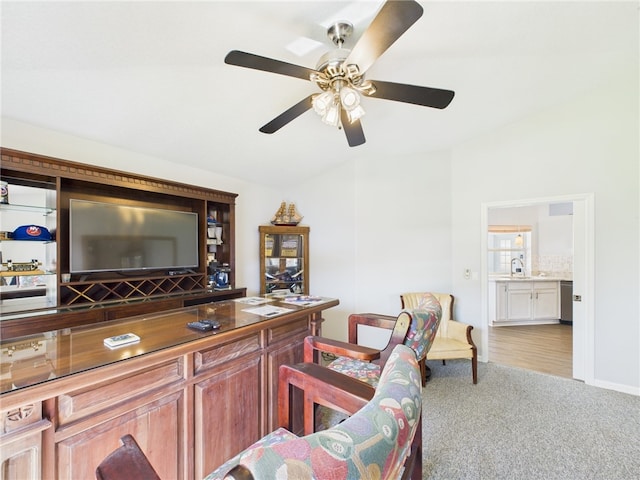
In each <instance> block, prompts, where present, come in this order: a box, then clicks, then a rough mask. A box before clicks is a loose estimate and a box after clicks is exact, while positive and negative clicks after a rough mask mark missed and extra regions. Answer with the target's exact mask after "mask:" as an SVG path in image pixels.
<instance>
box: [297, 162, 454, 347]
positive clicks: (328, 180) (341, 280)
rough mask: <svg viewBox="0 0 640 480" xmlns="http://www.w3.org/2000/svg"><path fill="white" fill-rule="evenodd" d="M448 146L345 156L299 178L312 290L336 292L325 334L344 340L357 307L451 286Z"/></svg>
mask: <svg viewBox="0 0 640 480" xmlns="http://www.w3.org/2000/svg"><path fill="white" fill-rule="evenodd" d="M450 185H451V169H450V156H449V154H448V153H444V152H440V153H431V154H420V155H414V156H408V157H394V158H386V157H384V158H376V157H371V158H362V159H359V160H357V161H355V162H346V163H345V164H343V165H342V166H341V167H340V168H339V169H337V170H334V171H331V172H327V173H326V174H325V175H323V176H322V177H319V178H316V179H314V181H313V182H308V183H306V184H303V185H300V186H299V187H298V188H297V190H296V194H295V196H296V197H297V198H299V204H300V211H301V212H302V213H303V214H304V215H305V218H304V221H305V222H306V223H308V224H309V225H311V237H310V241H309V243H310V246H311V255H310V257H311V265H310V269H311V274H310V282H311V292H312V293H318V294H322V295H328V296H333V297H337V298H339V299H340V302H341V305H340V306H339V307H338V308H336V309H331V310H329V311H327V312H326V313H325V314H324V317H325V319H326V323H325V326H324V330H323V333H324V334H325V335H326V336H329V337H332V338H337V339H342V340H346V337H347V317H348V316H349V314H351V313H355V312H376V313H382V314H389V315H397V314H398V312H399V311H400V294H401V293H403V292H408V291H424V290H432V291H444V292H447V291H450V290H451V269H450V258H451V225H450V219H451V209H450V201H451V200H450V199H451V197H450Z"/></svg>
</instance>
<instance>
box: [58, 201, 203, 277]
mask: <svg viewBox="0 0 640 480" xmlns="http://www.w3.org/2000/svg"><path fill="white" fill-rule="evenodd" d="M197 266H198V214H197V213H193V212H181V211H176V210H163V209H156V208H146V207H135V206H124V205H117V204H114V203H102V202H93V201H87V200H79V199H70V200H69V270H70V272H71V273H93V272H133V271H140V270H182V269H189V268H194V267H197Z"/></svg>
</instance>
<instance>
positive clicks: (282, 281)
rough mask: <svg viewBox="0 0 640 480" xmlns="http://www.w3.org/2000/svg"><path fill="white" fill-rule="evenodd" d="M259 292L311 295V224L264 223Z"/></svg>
mask: <svg viewBox="0 0 640 480" xmlns="http://www.w3.org/2000/svg"><path fill="white" fill-rule="evenodd" d="M259 230H260V269H261V272H260V276H261V279H260V293H261V294H265V293H278V292H282V293H293V294H304V295H307V294H309V281H308V274H309V271H308V270H309V227H292V226H273V227H272V226H261V227H260V228H259Z"/></svg>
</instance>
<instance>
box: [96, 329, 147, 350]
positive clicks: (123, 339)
mask: <svg viewBox="0 0 640 480" xmlns="http://www.w3.org/2000/svg"><path fill="white" fill-rule="evenodd" d="M139 341H140V337H139V336H138V335H136V334H135V333H125V334H123V335H115V336H113V337H109V338H105V339H104V344H105V345H106V346H107V347H109V348H116V347H120V346H122V345H128V344H130V343H135V342H139Z"/></svg>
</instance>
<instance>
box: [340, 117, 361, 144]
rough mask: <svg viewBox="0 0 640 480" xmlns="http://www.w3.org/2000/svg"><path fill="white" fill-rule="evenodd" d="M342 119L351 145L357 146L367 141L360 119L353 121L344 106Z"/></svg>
mask: <svg viewBox="0 0 640 480" xmlns="http://www.w3.org/2000/svg"><path fill="white" fill-rule="evenodd" d="M340 120H341V122H342V128H343V129H344V134H345V135H346V136H347V143H348V144H349V146H350V147H357V146H358V145H362V144H363V143H364V142H366V139H365V138H364V132H363V131H362V125H361V124H360V120H359V119H358V120H356V121H354V122H353V123H351V122H350V121H349V117H348V116H347V112H346V111H345V109H344V108H343V109H341V110H340Z"/></svg>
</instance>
